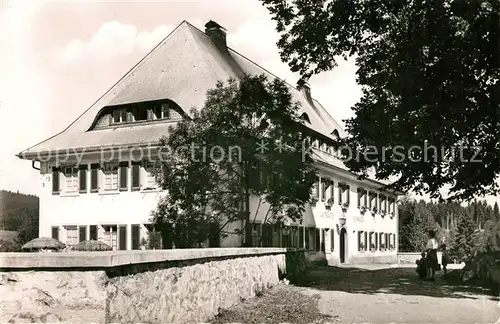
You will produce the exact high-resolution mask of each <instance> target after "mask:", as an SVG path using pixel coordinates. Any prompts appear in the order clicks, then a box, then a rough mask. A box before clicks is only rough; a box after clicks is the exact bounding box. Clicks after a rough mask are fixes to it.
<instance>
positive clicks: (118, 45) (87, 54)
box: [56, 21, 174, 61]
mask: <svg viewBox="0 0 500 324" xmlns="http://www.w3.org/2000/svg"><path fill="white" fill-rule="evenodd" d="M173 29H174V26H172V25H160V26H158V27H156V28H155V29H154V30H152V31H143V32H139V31H138V29H137V27H135V26H134V25H127V24H122V23H120V22H118V21H110V22H106V23H104V24H103V25H101V27H99V29H98V30H97V31H96V32H95V33H94V35H93V36H92V37H91V39H90V40H89V41H83V40H81V39H73V40H71V41H70V42H69V43H68V44H66V45H65V46H64V47H63V48H62V49H59V50H57V51H56V57H57V58H58V59H61V60H63V61H74V60H77V59H90V60H93V59H95V60H109V59H113V58H115V57H120V56H125V55H128V54H131V53H133V52H135V51H137V52H141V53H142V52H147V51H148V50H150V49H152V48H153V47H154V46H155V45H157V44H158V43H159V42H160V41H161V40H162V39H163V38H165V37H166V36H167V35H168V34H169V33H170V32H171V31H172V30H173Z"/></svg>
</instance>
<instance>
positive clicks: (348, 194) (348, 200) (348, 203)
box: [345, 186, 351, 206]
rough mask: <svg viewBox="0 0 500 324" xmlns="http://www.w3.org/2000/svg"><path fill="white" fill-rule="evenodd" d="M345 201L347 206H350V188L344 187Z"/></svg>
mask: <svg viewBox="0 0 500 324" xmlns="http://www.w3.org/2000/svg"><path fill="white" fill-rule="evenodd" d="M345 195H346V197H345V200H346V202H347V205H348V206H349V205H350V204H351V187H349V186H346V187H345Z"/></svg>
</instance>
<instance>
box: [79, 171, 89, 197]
mask: <svg viewBox="0 0 500 324" xmlns="http://www.w3.org/2000/svg"><path fill="white" fill-rule="evenodd" d="M78 177H79V180H80V181H79V188H78V189H79V191H80V193H86V192H87V165H80V166H79V172H78Z"/></svg>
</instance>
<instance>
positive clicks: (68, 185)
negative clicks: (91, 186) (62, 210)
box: [62, 166, 80, 193]
mask: <svg viewBox="0 0 500 324" xmlns="http://www.w3.org/2000/svg"><path fill="white" fill-rule="evenodd" d="M69 170H71V172H68V171H69ZM62 171H63V172H62V173H63V175H64V192H66V193H78V192H79V190H80V188H79V187H80V182H79V179H78V167H76V166H64V167H63V170H62Z"/></svg>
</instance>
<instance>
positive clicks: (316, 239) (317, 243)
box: [314, 228, 321, 252]
mask: <svg viewBox="0 0 500 324" xmlns="http://www.w3.org/2000/svg"><path fill="white" fill-rule="evenodd" d="M314 232H315V233H314V234H315V235H314V243H315V244H314V248H315V250H316V252H319V251H321V246H320V240H319V238H320V229H319V228H315V229H314Z"/></svg>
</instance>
